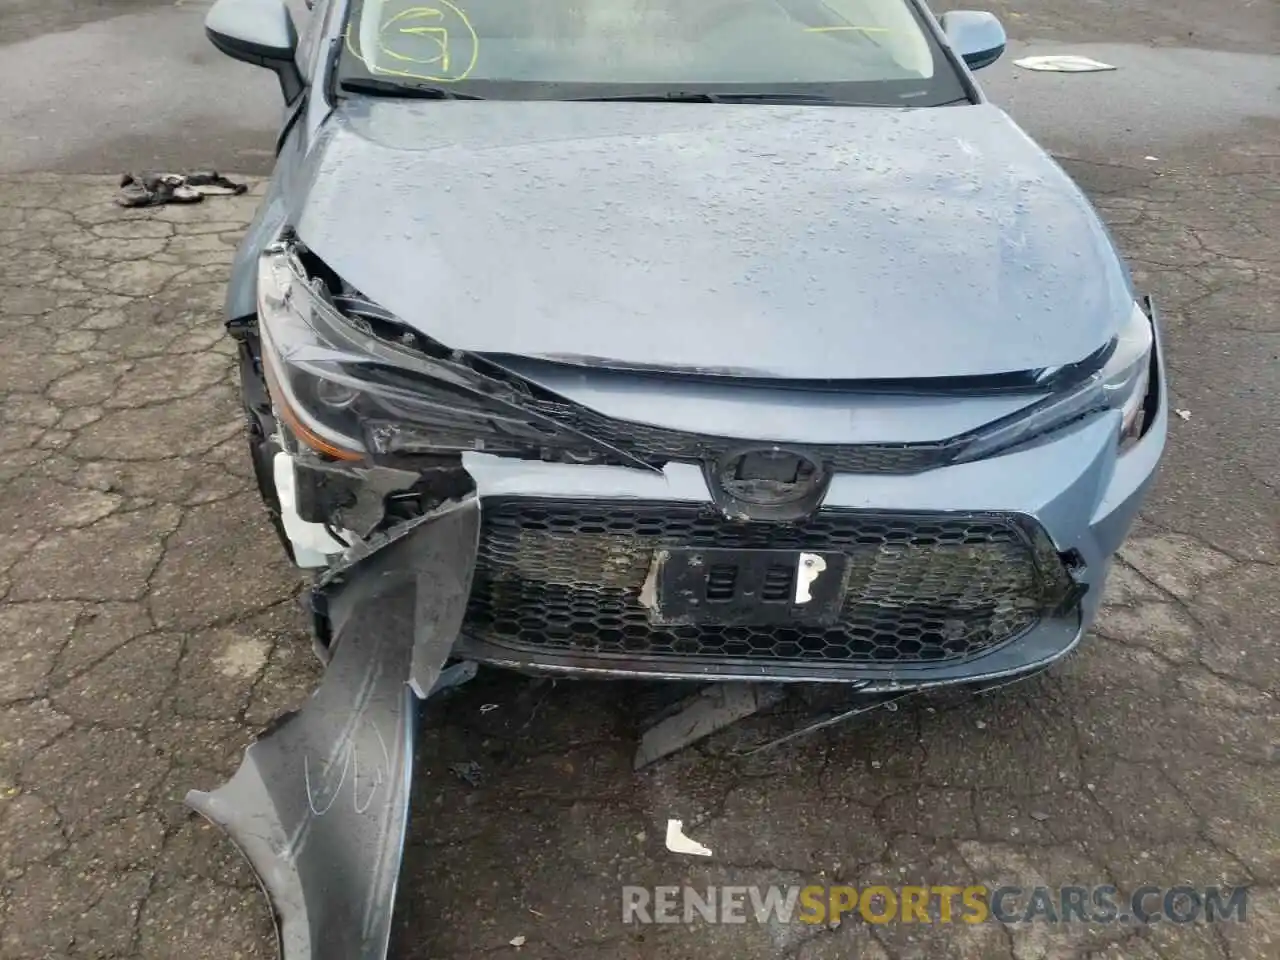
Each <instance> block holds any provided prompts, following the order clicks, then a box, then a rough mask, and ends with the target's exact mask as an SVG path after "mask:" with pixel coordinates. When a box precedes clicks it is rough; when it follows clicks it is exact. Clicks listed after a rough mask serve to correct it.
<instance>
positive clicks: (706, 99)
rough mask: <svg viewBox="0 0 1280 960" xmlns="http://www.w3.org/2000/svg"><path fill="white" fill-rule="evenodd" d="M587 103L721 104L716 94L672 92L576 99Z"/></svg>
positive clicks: (622, 94)
mask: <svg viewBox="0 0 1280 960" xmlns="http://www.w3.org/2000/svg"><path fill="white" fill-rule="evenodd" d="M573 100H574V101H576V102H585V103H719V102H720V98H719V97H718V96H717V95H716V94H714V93H689V92H686V91H683V90H671V91H668V92H666V93H618V94H613V95H611V96H606V97H574V98H573Z"/></svg>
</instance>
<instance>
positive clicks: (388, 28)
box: [346, 0, 480, 83]
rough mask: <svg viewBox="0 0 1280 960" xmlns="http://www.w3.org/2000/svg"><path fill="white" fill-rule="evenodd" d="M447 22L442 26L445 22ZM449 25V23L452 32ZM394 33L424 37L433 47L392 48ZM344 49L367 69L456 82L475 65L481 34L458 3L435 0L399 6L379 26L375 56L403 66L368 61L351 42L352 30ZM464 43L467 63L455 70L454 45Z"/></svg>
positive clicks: (348, 34)
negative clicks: (478, 33) (423, 49)
mask: <svg viewBox="0 0 1280 960" xmlns="http://www.w3.org/2000/svg"><path fill="white" fill-rule="evenodd" d="M415 20H417V21H423V20H430V21H435V22H434V23H432V24H430V25H425V24H421V23H418V24H412V25H409V24H408V23H406V22H407V21H415ZM446 23H447V24H449V26H445V25H444V24H446ZM450 27H452V36H451V31H450ZM458 34H461V35H462V36H463V39H461V40H459V39H457V35H458ZM397 36H407V37H415V38H416V37H422V38H427V39H429V41H430V42H431V47H432V49H431V50H430V51H428V52H427V53H426V54H425V55H424V53H423V52H421V51H414V52H413V53H405V52H403V51H402V50H395V49H393V48H392V46H391V44H392V42H393V41H394V39H395V38H396V37H397ZM346 39H347V49H348V50H350V51H351V53H352V55H353V56H355V57H357V58H359V60H360V61H361V62H362V63H363V64H364V65H365V66H366V67H367V68H368V69H369V72H370V73H374V74H378V75H382V76H392V77H404V78H406V79H409V80H426V81H429V82H431V83H456V82H457V81H459V80H465V79H466V78H467V76H469V75H470V73H471V71H472V70H474V69H475V65H476V60H477V58H478V57H479V55H480V38H479V36H478V35H477V34H476V31H475V28H474V27H473V26H472V25H471V20H470V19H469V18H468V17H467V15H466V13H464V12H463V11H462V9H461V8H460V7H458V6H457V5H455V4H453V3H450V2H449V0H436V4H435V5H433V6H417V7H409V8H408V9H406V10H401V11H400V12H399V13H397V14H396V15H395V16H393V17H390V18H389V19H388V20H386V21H385V22H384V23H383V24H382V25H381V26H380V27H379V28H378V38H377V46H378V54H379V56H378V58H377V59H378V60H379V61H383V60H384V59H385V60H393V61H395V62H397V63H399V64H402V65H403V67H401V68H396V67H390V66H387V65H386V64H385V63H383V62H378V63H371V62H370V58H368V57H366V56H364V55H363V54H362V53H361V52H360V51H357V50H356V49H355V46H354V44H353V42H352V37H351V31H350V28H348V31H347V38H346ZM459 43H461V44H464V45H466V46H469V47H470V50H471V55H470V56H469V57H467V58H466V64H465V66H464V67H463V69H461V70H459V71H457V72H456V73H454V71H453V69H452V67H453V61H454V59H455V58H454V57H453V56H452V53H453V52H454V51H455V50H456V49H457V46H458V44H459ZM415 67H417V68H430V67H437V68H438V72H434V71H430V72H429V71H428V70H426V69H415Z"/></svg>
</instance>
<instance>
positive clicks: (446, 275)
mask: <svg viewBox="0 0 1280 960" xmlns="http://www.w3.org/2000/svg"><path fill="white" fill-rule="evenodd" d="M301 173H302V176H301V177H300V178H299V179H298V180H297V181H295V186H294V188H293V189H292V190H291V196H290V207H291V216H292V218H293V223H294V225H295V227H296V229H297V232H298V235H299V237H300V238H301V239H302V241H303V242H304V243H306V244H307V245H308V246H309V247H310V248H311V249H312V250H313V251H314V252H315V253H316V254H317V255H318V256H319V257H320V258H321V259H322V260H324V261H325V262H326V263H327V264H328V265H329V266H330V267H331V268H333V269H334V270H335V271H337V273H339V274H340V275H341V276H343V277H344V278H345V279H346V280H347V281H349V282H350V283H351V284H352V285H353V286H355V287H357V288H358V289H359V290H360V291H361V292H363V293H364V294H365V295H366V296H367V297H369V298H371V299H373V300H375V301H377V302H378V303H380V304H381V305H382V306H384V307H386V308H387V309H389V310H391V311H393V312H394V313H395V314H397V315H398V316H399V317H400V318H401V319H403V320H404V321H405V322H406V323H408V324H410V325H412V326H413V327H415V328H417V329H419V330H421V331H422V332H423V333H425V334H427V335H428V336H430V337H432V338H434V339H436V340H438V341H440V342H442V343H444V344H447V345H448V346H450V347H454V348H457V349H461V350H467V351H472V352H479V353H490V352H492V353H505V354H519V355H524V356H530V357H541V358H551V359H558V360H568V361H571V362H579V363H584V364H589V365H598V366H618V367H633V368H664V369H679V370H686V371H700V372H704V373H725V374H734V375H754V376H761V377H780V378H805V379H808V378H822V379H825V378H836V379H873V378H927V377H941V376H957V377H958V376H976V375H987V374H998V373H1004V372H1011V371H1018V370H1027V369H1035V368H1039V367H1045V366H1054V365H1058V364H1065V363H1071V362H1074V361H1077V360H1080V359H1082V358H1084V357H1085V356H1087V355H1089V354H1090V353H1092V352H1093V351H1095V350H1097V349H1098V348H1099V347H1100V346H1102V345H1103V344H1104V343H1105V342H1106V341H1107V340H1108V338H1109V337H1111V336H1112V335H1113V333H1114V332H1115V330H1116V329H1117V327H1118V324H1119V322H1120V321H1121V320H1122V319H1123V318H1125V317H1126V316H1127V315H1128V313H1129V312H1130V310H1131V306H1132V294H1131V291H1130V289H1129V285H1128V280H1127V275H1126V274H1125V272H1124V269H1123V267H1122V265H1121V264H1120V262H1119V261H1118V259H1117V257H1116V254H1115V252H1114V250H1113V247H1112V245H1111V242H1110V240H1109V238H1108V236H1107V233H1106V231H1105V229H1104V228H1103V227H1102V225H1101V223H1100V222H1099V220H1098V218H1097V217H1096V215H1095V214H1094V212H1093V210H1092V208H1091V207H1090V206H1089V204H1088V202H1087V201H1086V199H1085V198H1084V196H1083V195H1082V194H1081V193H1080V191H1079V190H1078V189H1077V188H1076V186H1075V185H1074V184H1073V183H1072V181H1071V180H1070V179H1069V178H1068V177H1067V176H1066V174H1065V173H1064V172H1063V171H1062V170H1061V168H1059V167H1058V166H1057V164H1055V163H1054V162H1053V160H1052V159H1050V158H1049V157H1048V156H1047V155H1046V154H1045V153H1044V152H1043V151H1042V150H1041V149H1040V148H1039V147H1038V146H1036V145H1035V143H1033V142H1032V141H1031V140H1030V139H1029V138H1028V137H1027V136H1026V134H1024V133H1023V132H1022V131H1021V130H1020V129H1019V128H1018V127H1017V126H1016V125H1015V124H1014V123H1013V122H1012V121H1011V120H1010V119H1009V118H1008V117H1007V116H1006V115H1005V114H1004V113H1003V112H1002V111H1000V110H999V109H997V108H996V107H993V106H990V105H988V104H982V105H973V106H960V107H943V108H933V109H918V110H890V109H879V108H853V107H843V108H842V107H796V106H772V105H727V104H671V103H658V104H654V103H568V102H503V101H482V102H475V101H443V102H441V101H429V102H423V101H404V100H364V101H349V102H347V103H346V104H344V105H343V106H342V107H341V108H340V109H339V110H338V111H336V112H335V113H334V114H332V115H331V116H330V117H329V119H328V120H327V121H326V122H325V123H324V125H323V126H322V128H321V131H320V134H319V136H318V138H317V141H316V143H315V144H314V146H313V149H312V150H311V152H310V154H309V158H308V160H307V162H306V164H305V168H304V170H302V171H301Z"/></svg>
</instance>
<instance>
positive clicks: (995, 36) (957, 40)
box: [938, 10, 1008, 70]
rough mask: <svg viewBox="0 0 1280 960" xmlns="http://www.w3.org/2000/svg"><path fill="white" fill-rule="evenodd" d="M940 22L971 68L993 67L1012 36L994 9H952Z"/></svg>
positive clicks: (948, 37)
mask: <svg viewBox="0 0 1280 960" xmlns="http://www.w3.org/2000/svg"><path fill="white" fill-rule="evenodd" d="M938 22H939V23H941V24H942V32H943V33H945V34H946V35H947V39H948V40H949V41H950V42H951V49H952V50H954V51H955V52H956V53H958V54H959V55H960V57H961V59H963V60H964V62H965V63H966V64H968V65H969V69H970V70H981V69H982V68H983V67H989V66H990V65H991V64H993V63H995V62H996V61H997V60H999V59H1000V55H1001V54H1002V53H1004V47H1005V44H1006V43H1007V42H1008V37H1006V36H1005V32H1004V27H1002V26H1001V25H1000V21H999V20H998V19H997V18H996V15H995V14H993V13H985V12H982V11H979V10H950V11H948V12H947V13H944V14H943V15H942V16H941V17H940V18H939V21H938Z"/></svg>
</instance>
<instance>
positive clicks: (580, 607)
mask: <svg viewBox="0 0 1280 960" xmlns="http://www.w3.org/2000/svg"><path fill="white" fill-rule="evenodd" d="M481 517H482V520H481V523H482V529H481V537H480V553H479V558H478V562H477V568H476V574H475V581H474V585H473V588H472V594H471V601H470V606H469V609H468V612H467V622H466V624H465V625H464V627H463V633H464V634H465V635H466V636H468V637H472V638H474V639H476V640H482V641H487V642H489V643H494V644H498V645H501V646H504V647H507V648H510V649H515V650H519V651H523V652H525V653H527V654H534V655H536V654H537V652H539V651H542V652H545V653H548V654H551V653H554V654H557V655H563V654H573V655H577V656H582V657H584V658H585V659H597V660H609V659H611V658H619V657H626V658H638V659H655V660H668V661H669V660H672V659H678V660H683V661H689V660H697V661H700V662H709V663H727V662H739V663H752V662H755V663H759V662H761V661H771V662H781V661H789V662H793V663H804V662H809V663H813V662H828V663H832V664H839V663H843V664H857V663H862V664H875V663H883V664H886V665H887V664H892V663H920V662H939V661H944V660H957V659H963V658H966V657H971V656H974V655H976V654H978V653H982V652H984V651H986V650H988V649H990V648H991V647H993V646H995V645H997V644H1000V643H1002V642H1004V641H1005V640H1008V639H1011V638H1013V637H1015V636H1017V635H1018V634H1020V633H1022V632H1023V631H1025V630H1026V629H1027V628H1029V627H1031V626H1032V625H1034V624H1035V623H1036V621H1037V620H1038V619H1039V618H1040V616H1042V615H1043V614H1044V613H1045V612H1046V611H1047V610H1048V609H1051V608H1053V607H1054V606H1056V605H1057V604H1058V603H1059V602H1060V601H1061V599H1062V598H1063V596H1065V594H1066V592H1067V591H1068V589H1069V587H1070V580H1069V576H1068V574H1067V572H1066V570H1065V569H1064V568H1063V566H1062V563H1061V561H1060V560H1059V559H1058V556H1057V554H1056V552H1055V551H1054V549H1053V547H1052V544H1050V543H1049V541H1048V538H1047V537H1046V536H1045V534H1044V533H1043V531H1041V530H1039V528H1038V527H1036V526H1035V525H1034V524H1031V523H1030V522H1029V521H1028V522H1026V524H1027V525H1026V526H1024V525H1023V523H1024V521H1022V520H1020V519H1019V518H1016V517H1011V516H1005V515H999V514H995V515H992V514H983V515H968V516H957V515H953V514H947V515H924V516H920V515H914V516H906V515H896V514H868V513H864V512H859V511H842V510H823V511H820V512H819V513H818V514H817V515H816V516H815V517H812V518H810V519H808V520H806V521H804V522H801V523H794V524H776V523H775V524H770V523H758V522H750V521H738V520H727V519H725V518H724V517H723V516H721V515H720V514H718V513H716V512H715V511H714V510H713V509H711V508H709V507H703V506H701V505H696V504H680V503H661V504H637V503H635V502H633V501H617V502H614V501H607V502H602V501H565V500H535V499H514V498H513V499H487V500H485V501H484V504H483V507H482V510H481ZM660 547H704V548H705V547H729V548H748V549H750V548H773V549H795V550H806V551H827V552H841V553H845V554H846V555H847V556H848V557H849V562H848V567H847V570H846V576H845V584H844V586H845V600H844V603H843V606H842V608H841V613H840V618H839V621H838V623H836V624H835V625H834V626H825V627H823V626H818V627H814V628H811V629H806V628H804V627H803V626H802V625H801V626H797V625H785V626H752V627H741V626H707V625H700V626H690V625H679V626H666V625H664V626H655V625H654V624H653V623H651V622H650V619H649V615H648V611H647V610H646V608H645V607H644V606H642V605H641V603H640V591H641V588H642V587H643V586H644V583H645V580H646V577H647V576H648V573H649V568H650V565H651V563H652V560H653V554H654V551H655V550H656V549H658V548H660Z"/></svg>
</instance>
